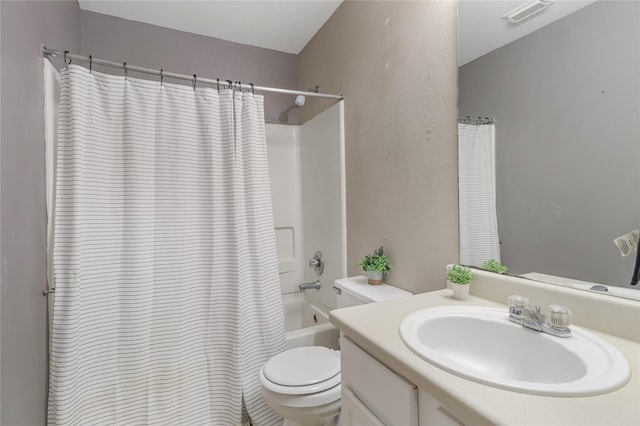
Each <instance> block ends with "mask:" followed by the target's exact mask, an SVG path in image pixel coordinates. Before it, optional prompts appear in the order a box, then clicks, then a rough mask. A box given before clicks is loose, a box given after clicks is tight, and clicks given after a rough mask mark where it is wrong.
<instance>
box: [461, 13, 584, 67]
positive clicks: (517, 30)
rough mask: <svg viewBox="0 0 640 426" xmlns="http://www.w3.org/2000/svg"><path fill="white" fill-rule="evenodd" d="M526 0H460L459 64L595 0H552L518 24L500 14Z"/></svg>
mask: <svg viewBox="0 0 640 426" xmlns="http://www.w3.org/2000/svg"><path fill="white" fill-rule="evenodd" d="M528 2H529V0H516V1H512V0H493V1H491V0H459V1H458V65H459V66H460V65H464V64H466V63H467V62H471V61H473V60H474V59H476V58H479V57H480V56H483V55H485V54H487V53H489V52H491V51H492V50H495V49H497V48H499V47H502V46H504V45H506V44H509V43H511V42H512V41H515V40H517V39H519V38H521V37H524V36H525V35H527V34H529V33H531V32H533V31H535V30H537V29H539V28H541V27H544V26H545V25H548V24H550V23H551V22H553V21H556V20H558V19H560V18H563V17H564V16H567V15H569V14H571V13H573V12H575V11H577V10H579V9H581V8H583V7H585V6H588V5H590V4H591V3H593V2H594V0H554V3H553V4H552V5H551V6H549V7H548V8H546V9H544V10H543V11H542V12H540V13H538V14H537V15H534V16H532V17H531V18H530V19H528V20H526V21H523V22H521V23H519V24H515V25H514V24H510V23H509V22H507V21H506V20H504V19H502V15H504V14H505V13H507V12H510V11H511V10H513V9H515V8H516V7H518V6H521V5H523V4H526V3H528Z"/></svg>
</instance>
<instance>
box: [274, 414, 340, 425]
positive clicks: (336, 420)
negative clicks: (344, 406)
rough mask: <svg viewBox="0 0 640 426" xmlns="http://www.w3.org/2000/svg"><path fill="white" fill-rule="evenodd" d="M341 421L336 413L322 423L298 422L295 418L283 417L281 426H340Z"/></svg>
mask: <svg viewBox="0 0 640 426" xmlns="http://www.w3.org/2000/svg"><path fill="white" fill-rule="evenodd" d="M341 424H342V422H341V421H340V415H339V414H338V415H337V416H335V417H332V418H330V419H328V420H326V421H324V422H323V423H300V422H296V421H295V420H289V419H284V423H283V424H282V426H340V425H341Z"/></svg>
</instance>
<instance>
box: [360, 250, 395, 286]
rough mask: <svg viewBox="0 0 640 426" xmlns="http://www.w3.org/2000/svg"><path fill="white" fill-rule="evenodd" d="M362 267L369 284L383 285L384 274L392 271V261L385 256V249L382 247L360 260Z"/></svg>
mask: <svg viewBox="0 0 640 426" xmlns="http://www.w3.org/2000/svg"><path fill="white" fill-rule="evenodd" d="M359 265H360V266H362V269H364V270H365V271H366V272H367V278H368V279H369V284H372V285H378V284H382V274H386V273H387V272H389V271H390V270H391V260H390V259H389V258H388V257H387V256H385V255H384V247H380V248H379V249H377V250H374V251H373V254H368V255H366V256H365V257H363V258H362V259H361V260H360V264H359Z"/></svg>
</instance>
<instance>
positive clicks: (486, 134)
mask: <svg viewBox="0 0 640 426" xmlns="http://www.w3.org/2000/svg"><path fill="white" fill-rule="evenodd" d="M458 194H459V210H460V263H461V264H462V265H474V266H481V265H482V264H483V263H484V262H485V261H487V260H489V259H495V260H497V261H500V242H499V239H498V221H497V216H496V177H495V124H481V125H477V124H467V123H459V124H458Z"/></svg>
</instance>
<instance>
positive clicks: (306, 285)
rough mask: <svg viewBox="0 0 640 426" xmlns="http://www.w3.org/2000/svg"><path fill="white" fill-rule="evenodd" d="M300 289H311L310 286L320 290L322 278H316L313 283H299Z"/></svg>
mask: <svg viewBox="0 0 640 426" xmlns="http://www.w3.org/2000/svg"><path fill="white" fill-rule="evenodd" d="M298 288H299V289H300V291H305V290H309V289H310V288H315V289H316V290H320V280H315V281H314V282H311V283H303V284H300V285H298Z"/></svg>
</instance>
